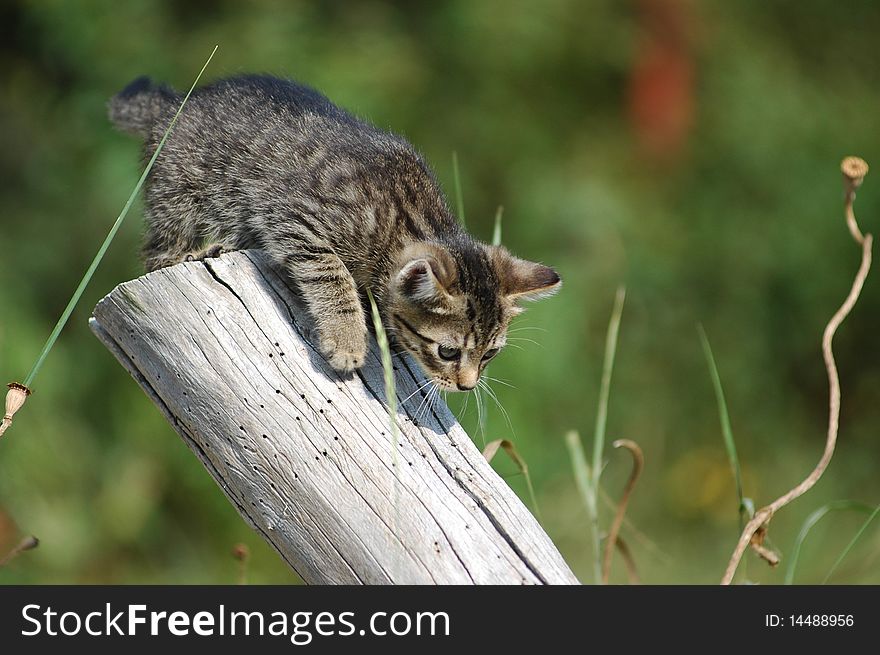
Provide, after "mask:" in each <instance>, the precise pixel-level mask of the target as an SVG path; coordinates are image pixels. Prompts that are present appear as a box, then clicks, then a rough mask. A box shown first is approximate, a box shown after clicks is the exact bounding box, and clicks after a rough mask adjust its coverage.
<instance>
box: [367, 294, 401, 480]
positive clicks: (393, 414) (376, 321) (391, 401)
mask: <svg viewBox="0 0 880 655" xmlns="http://www.w3.org/2000/svg"><path fill="white" fill-rule="evenodd" d="M367 297H368V298H369V299H370V313H371V314H372V315H373V327H374V328H375V329H376V342H377V343H378V344H379V351H380V352H381V354H382V373H383V377H384V379H385V398H386V399H387V401H388V423H389V426H390V429H391V444H392V448H393V452H392V457H393V461H394V465H395V466H396V465H397V442H398V439H399V437H400V434H399V432H398V429H397V389H396V385H395V384H394V365H393V364H392V362H391V347H390V346H389V344H388V335H387V334H386V333H385V326H384V325H382V317H381V316H380V315H379V308H378V307H377V306H376V299H375V298H373V293H372V291H370V290H369V289H367Z"/></svg>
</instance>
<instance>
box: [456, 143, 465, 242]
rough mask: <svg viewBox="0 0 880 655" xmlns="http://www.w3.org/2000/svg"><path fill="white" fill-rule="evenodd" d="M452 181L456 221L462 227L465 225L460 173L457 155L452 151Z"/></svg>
mask: <svg viewBox="0 0 880 655" xmlns="http://www.w3.org/2000/svg"><path fill="white" fill-rule="evenodd" d="M452 181H453V183H454V184H455V207H456V211H457V212H458V220H460V221H461V224H462V225H467V221H466V220H465V217H464V196H463V195H462V193H461V172H460V171H459V169H458V153H457V152H456V151H455V150H453V151H452Z"/></svg>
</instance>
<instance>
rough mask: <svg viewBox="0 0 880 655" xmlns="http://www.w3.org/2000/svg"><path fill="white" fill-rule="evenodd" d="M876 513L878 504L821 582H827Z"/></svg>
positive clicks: (879, 509)
mask: <svg viewBox="0 0 880 655" xmlns="http://www.w3.org/2000/svg"><path fill="white" fill-rule="evenodd" d="M877 514H880V505H877V507H876V508H874V511H873V512H871V515H870V516H869V517H868V518H867V519H865V522H864V523H862V527H860V528H859V531H858V532H856V534H855V536H854V537H853V538H852V539H851V540H850V542H849V543H848V544H847V545H846V548H844V549H843V552H842V553H840V557H838V558H837V560H836V561H835V562H834V565H833V566H832V567H831V570H829V571H828V573H827V574H826V575H825V579H824V580H822V584H825V583H826V582H828V580H829V578H831V576H832V575H833V574H834V571H835V570H836V569H837V567H838V566H840V563H841V562H842V561H843V560H844V559H845V558H846V556H847V555H849V551H851V550H852V549H853V546H855V545H856V543H857V542H858V540H859V539H861V538H862V535H863V534H865V531H866V530H867V529H868V526H869V525H871V523H872V522H873V521H874V519H875V518H876V517H877Z"/></svg>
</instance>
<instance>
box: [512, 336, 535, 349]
mask: <svg viewBox="0 0 880 655" xmlns="http://www.w3.org/2000/svg"><path fill="white" fill-rule="evenodd" d="M511 341H527V342H529V343H533V344H535V345H536V346H538V347H539V348H543V347H544V346H542V345H541V344H540V343H538V342H537V341H535V340H534V339H529V338H528V337H507V343H508V345H510V342H511Z"/></svg>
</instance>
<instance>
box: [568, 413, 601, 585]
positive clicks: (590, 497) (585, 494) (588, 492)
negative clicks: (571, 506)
mask: <svg viewBox="0 0 880 655" xmlns="http://www.w3.org/2000/svg"><path fill="white" fill-rule="evenodd" d="M565 445H566V446H567V447H568V453H569V457H570V458H571V466H572V469H573V471H574V481H575V484H576V485H577V489H578V492H580V495H581V499H582V500H583V501H584V509H586V510H587V520H588V521H589V525H590V543H591V544H592V550H593V581H594V583H595V584H600V583H601V581H602V570H601V563H600V558H601V557H602V553H601V544H600V543H599V541H600V539H599V505H598V503H597V501H596V491H595V488H594V487H593V475H592V472H591V470H590V465H589V464H588V463H587V454H586V452H585V451H584V446H583V443H582V442H581V436H580V434H578V433H577V432H576V431H574V430H572V431H571V432H568V433H567V434H566V435H565Z"/></svg>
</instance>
